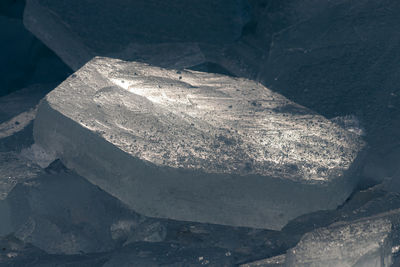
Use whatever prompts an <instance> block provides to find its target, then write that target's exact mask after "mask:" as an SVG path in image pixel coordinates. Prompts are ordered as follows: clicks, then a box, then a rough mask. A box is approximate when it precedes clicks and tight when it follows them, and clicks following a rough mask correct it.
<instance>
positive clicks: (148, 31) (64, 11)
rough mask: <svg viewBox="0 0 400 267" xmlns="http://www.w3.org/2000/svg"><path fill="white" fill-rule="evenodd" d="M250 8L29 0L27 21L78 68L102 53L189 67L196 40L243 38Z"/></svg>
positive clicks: (179, 0) (179, 1)
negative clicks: (243, 30)
mask: <svg viewBox="0 0 400 267" xmlns="http://www.w3.org/2000/svg"><path fill="white" fill-rule="evenodd" d="M248 8H249V7H248V6H247V4H246V1H243V0H237V1H229V0H226V1H218V2H215V1H212V0H206V1H185V0H173V1H168V2H165V1H160V0H151V1H149V0H143V1H135V3H132V2H131V1H127V0H118V1H108V0H102V1H96V5H93V3H92V1H89V0H84V1H81V0H73V1H52V0H29V1H27V6H26V9H25V15H24V24H25V25H26V27H27V28H28V29H29V30H30V31H32V32H33V33H34V34H35V35H36V36H37V37H38V38H39V39H41V40H42V41H43V42H44V43H45V44H46V45H48V46H49V47H50V48H51V49H53V50H54V51H55V52H56V53H57V54H58V55H59V56H60V57H61V58H62V59H63V60H64V61H65V62H66V63H67V64H68V65H69V66H70V67H72V68H73V69H77V68H79V67H81V66H82V65H83V64H85V63H86V62H87V61H89V60H90V59H91V58H92V57H93V56H99V55H101V56H113V57H114V56H115V57H118V58H121V59H125V60H136V61H138V60H144V61H145V62H149V61H148V60H150V61H152V62H153V63H158V64H159V65H160V66H163V67H167V66H166V65H167V63H168V62H173V65H175V67H176V64H177V63H178V61H181V64H180V65H179V66H180V67H189V66H191V64H193V61H198V60H199V57H200V58H201V52H200V51H199V49H198V48H197V47H196V44H193V43H197V42H200V43H212V44H222V43H231V42H233V41H234V40H236V39H238V38H239V37H240V35H241V31H242V27H243V25H244V24H245V23H246V22H247V21H248V16H249V15H248ZM99 13H101V16H98V14H99ZM162 50H164V52H163V53H160V51H162ZM195 63H196V64H198V63H199V62H195ZM196 64H194V65H196ZM171 67H172V66H171Z"/></svg>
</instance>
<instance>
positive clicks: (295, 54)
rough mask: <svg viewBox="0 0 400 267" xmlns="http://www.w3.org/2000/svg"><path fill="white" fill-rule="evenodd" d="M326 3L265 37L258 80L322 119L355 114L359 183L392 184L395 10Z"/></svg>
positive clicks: (397, 123) (396, 129)
mask: <svg viewBox="0 0 400 267" xmlns="http://www.w3.org/2000/svg"><path fill="white" fill-rule="evenodd" d="M321 2H324V1H321ZM325 2H326V1H325ZM331 2H332V1H331ZM333 2H334V3H335V4H334V5H326V7H325V8H323V9H319V10H316V11H318V12H315V13H313V12H310V13H309V16H306V17H304V19H301V20H298V21H297V23H295V24H293V25H292V26H291V27H287V28H285V29H283V30H282V31H280V32H278V33H276V34H275V35H274V36H273V38H272V42H271V46H270V50H269V53H268V56H267V57H266V60H265V62H264V66H263V67H261V72H260V73H259V80H260V81H261V82H262V83H263V84H265V85H266V86H268V87H269V88H271V89H272V90H274V91H277V92H279V93H282V94H283V95H285V96H286V97H288V98H289V99H291V100H293V101H295V102H297V103H299V104H301V105H304V106H306V107H308V108H311V109H313V110H315V111H317V112H318V113H320V114H322V115H324V116H326V117H328V118H332V117H336V116H342V115H348V114H356V115H357V117H358V118H359V119H360V120H361V121H362V122H363V123H364V125H365V128H366V133H367V134H366V140H367V141H368V143H369V144H370V146H371V156H370V157H369V159H368V162H369V164H368V165H367V166H369V168H368V169H366V170H365V176H369V177H371V178H372V179H377V177H381V178H382V177H392V176H394V175H395V172H396V171H395V169H396V166H397V165H398V164H397V162H398V161H399V153H400V152H399V149H398V144H399V143H400V139H399V136H400V112H399V110H400V97H399V96H400V90H399V87H398V84H399V82H400V80H399V77H400V76H399V71H400V69H399V66H398V62H399V58H400V54H399V51H400V49H399V40H400V39H399V38H400V37H399V34H398V27H397V25H399V23H400V18H399V16H398V13H399V11H400V4H399V3H398V2H394V1H385V0H380V1H364V0H363V1H357V2H354V1H333ZM282 9H283V8H282ZM296 10H299V8H297V9H296ZM284 14H286V15H288V14H289V13H287V12H284ZM297 14H301V12H300V11H297ZM295 17H296V16H294V17H292V19H288V20H290V21H296V19H295ZM297 17H299V18H301V17H302V16H301V15H298V16H297Z"/></svg>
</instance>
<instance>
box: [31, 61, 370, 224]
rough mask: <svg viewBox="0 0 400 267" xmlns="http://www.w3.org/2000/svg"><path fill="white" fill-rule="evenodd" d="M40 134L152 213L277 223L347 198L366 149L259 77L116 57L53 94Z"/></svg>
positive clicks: (82, 169)
mask: <svg viewBox="0 0 400 267" xmlns="http://www.w3.org/2000/svg"><path fill="white" fill-rule="evenodd" d="M34 135H35V141H36V142H37V143H38V144H39V145H41V146H43V147H44V148H45V149H47V150H49V151H51V153H52V154H56V155H57V156H58V157H60V158H61V159H62V160H63V162H65V163H66V164H67V165H68V166H69V167H71V168H73V169H75V170H76V171H77V172H78V173H80V174H81V175H83V176H84V177H87V178H88V179H89V180H90V181H91V182H93V183H95V184H97V185H99V186H100V187H102V188H103V189H104V190H105V191H107V192H109V193H111V194H112V195H114V196H116V197H118V198H119V199H121V200H122V201H124V202H126V203H128V204H129V205H130V206H131V207H132V208H134V209H135V210H137V211H138V212H140V213H143V214H145V215H149V216H156V217H167V218H173V219H180V220H192V221H200V222H210V223H220V224H228V225H237V226H253V227H261V228H273V229H279V228H281V227H282V226H283V225H284V224H286V223H287V221H288V220H290V219H291V218H294V217H296V216H298V215H300V214H303V213H306V212H307V211H313V210H319V209H328V208H334V207H336V206H337V205H339V204H340V203H341V202H342V201H344V200H345V199H346V198H347V196H348V195H349V194H350V192H351V191H352V189H353V186H354V184H355V183H356V179H355V177H354V176H351V174H352V171H353V169H354V168H356V167H357V158H358V156H359V152H360V151H361V150H362V147H363V142H362V141H361V140H360V139H359V137H358V136H357V135H355V134H353V133H351V132H349V131H346V130H344V129H342V128H341V127H339V126H338V125H337V124H335V123H332V122H331V121H329V120H327V119H325V118H324V117H322V116H320V115H317V114H315V113H313V112H311V111H310V110H308V109H306V108H304V107H302V106H299V105H296V104H295V103H293V102H291V101H289V100H287V99H286V98H284V97H283V96H281V95H279V94H276V93H274V92H272V91H270V90H268V89H267V88H265V87H263V86H262V85H260V84H258V83H256V82H252V81H249V80H244V79H235V78H230V77H228V76H223V75H215V74H207V73H201V72H193V71H173V70H165V69H161V68H158V67H151V66H148V65H145V64H141V63H134V62H133V63H132V62H131V63H128V62H124V61H119V60H115V59H107V58H96V59H94V60H92V61H91V62H90V63H88V64H87V65H85V66H84V67H83V68H82V69H80V70H79V71H78V72H76V73H75V74H74V75H72V76H71V77H70V78H69V79H67V80H66V81H65V82H64V83H63V84H61V85H60V86H59V87H58V88H57V89H55V90H54V91H52V92H51V93H50V94H48V95H47V97H46V98H45V100H43V102H42V103H41V105H40V107H39V111H38V116H37V119H36V121H35V128H34ZM321 150H323V151H324V152H323V153H321Z"/></svg>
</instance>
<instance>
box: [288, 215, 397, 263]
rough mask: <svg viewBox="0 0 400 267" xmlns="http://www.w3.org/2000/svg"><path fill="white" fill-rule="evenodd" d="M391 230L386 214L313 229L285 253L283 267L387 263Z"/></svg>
mask: <svg viewBox="0 0 400 267" xmlns="http://www.w3.org/2000/svg"><path fill="white" fill-rule="evenodd" d="M397 213H398V211H397ZM397 216H398V214H397ZM391 232H392V224H391V221H390V220H389V218H388V217H387V216H382V217H379V216H377V218H372V219H364V220H361V221H357V222H353V223H350V224H349V223H337V224H335V225H332V226H330V227H328V228H321V229H317V230H315V231H313V232H310V233H307V234H306V235H304V236H303V238H302V239H301V241H300V242H299V243H298V244H297V245H296V247H294V248H293V249H290V250H289V251H288V252H287V254H286V266H293V267H301V266H327V267H330V266H332V267H333V266H342V267H347V266H349V267H367V266H368V267H369V266H371V267H375V266H376V267H385V266H391V263H392V239H391Z"/></svg>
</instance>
